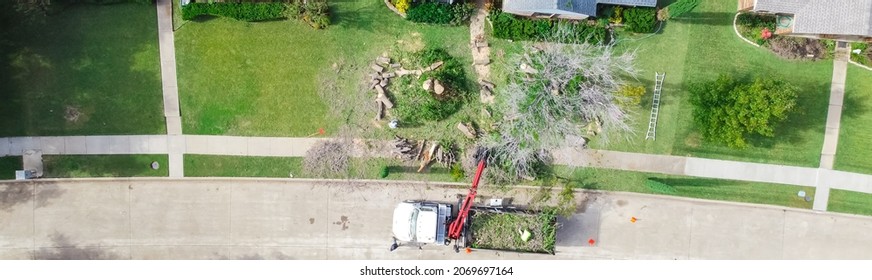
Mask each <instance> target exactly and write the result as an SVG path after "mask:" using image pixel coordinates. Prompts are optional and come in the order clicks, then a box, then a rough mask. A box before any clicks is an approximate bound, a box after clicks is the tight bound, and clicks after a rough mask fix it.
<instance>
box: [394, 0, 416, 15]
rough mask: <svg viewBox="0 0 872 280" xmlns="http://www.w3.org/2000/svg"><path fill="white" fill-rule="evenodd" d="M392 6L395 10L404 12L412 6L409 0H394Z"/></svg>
mask: <svg viewBox="0 0 872 280" xmlns="http://www.w3.org/2000/svg"><path fill="white" fill-rule="evenodd" d="M393 4H394V7H395V8H397V11H400V13H404V14H405V13H406V11H408V10H409V7H411V6H412V3H411V0H394V1H393Z"/></svg>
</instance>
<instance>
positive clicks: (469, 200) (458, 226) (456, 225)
mask: <svg viewBox="0 0 872 280" xmlns="http://www.w3.org/2000/svg"><path fill="white" fill-rule="evenodd" d="M484 162H485V159H484V158H482V159H481V160H480V161H479V162H478V169H477V170H476V171H475V177H474V178H473V179H472V186H471V187H469V194H467V195H466V198H465V199H463V204H462V205H461V206H460V210H459V212H458V213H457V219H454V221H452V222H451V224H450V225H449V226H448V238H450V239H454V240H457V239H460V235H461V233H462V232H463V225H464V224H466V219H467V218H468V217H469V209H470V208H472V204H473V202H474V201H475V195H476V194H477V193H478V181H479V180H481V173H482V172H483V171H484V165H485V164H484Z"/></svg>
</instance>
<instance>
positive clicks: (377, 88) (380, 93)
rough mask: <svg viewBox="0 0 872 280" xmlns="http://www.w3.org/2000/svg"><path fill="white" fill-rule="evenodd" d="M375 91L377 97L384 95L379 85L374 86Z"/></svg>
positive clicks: (383, 89) (383, 90)
mask: <svg viewBox="0 0 872 280" xmlns="http://www.w3.org/2000/svg"><path fill="white" fill-rule="evenodd" d="M375 91H376V92H378V95H385V88H383V87H381V86H379V85H377V86H375Z"/></svg>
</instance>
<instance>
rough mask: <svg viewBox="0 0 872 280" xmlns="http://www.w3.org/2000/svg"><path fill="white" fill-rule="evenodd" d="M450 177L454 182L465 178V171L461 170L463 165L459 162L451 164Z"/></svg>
mask: <svg viewBox="0 0 872 280" xmlns="http://www.w3.org/2000/svg"><path fill="white" fill-rule="evenodd" d="M451 179H454V181H455V182H460V181H463V180H464V179H466V172H464V171H463V166H461V165H460V164H453V165H451Z"/></svg>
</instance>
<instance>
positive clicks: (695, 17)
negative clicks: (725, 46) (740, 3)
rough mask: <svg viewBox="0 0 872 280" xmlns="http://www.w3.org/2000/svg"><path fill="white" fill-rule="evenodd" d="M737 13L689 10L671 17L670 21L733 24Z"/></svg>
mask: <svg viewBox="0 0 872 280" xmlns="http://www.w3.org/2000/svg"><path fill="white" fill-rule="evenodd" d="M735 16H736V13H724V12H701V13H696V12H689V13H687V14H685V15H682V16H680V17H677V18H671V19H669V20H670V21H676V22H681V23H688V24H701V25H711V26H724V25H733V17H735Z"/></svg>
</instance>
